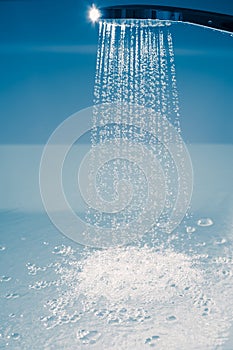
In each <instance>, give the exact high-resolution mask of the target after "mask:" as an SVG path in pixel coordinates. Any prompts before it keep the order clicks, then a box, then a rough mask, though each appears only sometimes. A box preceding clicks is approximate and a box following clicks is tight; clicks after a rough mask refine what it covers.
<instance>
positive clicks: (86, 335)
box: [76, 329, 101, 344]
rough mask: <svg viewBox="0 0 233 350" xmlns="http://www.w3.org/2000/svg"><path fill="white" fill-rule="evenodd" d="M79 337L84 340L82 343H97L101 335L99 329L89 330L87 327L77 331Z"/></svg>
mask: <svg viewBox="0 0 233 350" xmlns="http://www.w3.org/2000/svg"><path fill="white" fill-rule="evenodd" d="M76 336H77V339H78V340H80V341H81V342H82V344H95V343H96V342H97V341H98V339H99V338H100V336H101V333H99V332H98V331H88V330H85V329H82V330H79V331H78V332H77V335H76Z"/></svg>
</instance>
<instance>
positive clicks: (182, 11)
mask: <svg viewBox="0 0 233 350" xmlns="http://www.w3.org/2000/svg"><path fill="white" fill-rule="evenodd" d="M100 12H101V18H102V19H152V20H167V21H174V22H186V23H191V24H197V25H201V26H205V27H210V28H213V29H218V30H222V31H227V32H233V16H231V15H226V14H220V13H215V12H207V11H201V10H193V9H188V8H180V7H170V6H159V5H119V6H109V7H103V8H101V9H100Z"/></svg>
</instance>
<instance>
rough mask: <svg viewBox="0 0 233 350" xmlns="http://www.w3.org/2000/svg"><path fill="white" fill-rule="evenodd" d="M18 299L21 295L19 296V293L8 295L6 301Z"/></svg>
mask: <svg viewBox="0 0 233 350" xmlns="http://www.w3.org/2000/svg"><path fill="white" fill-rule="evenodd" d="M18 297H19V294H17V293H8V294H6V296H5V298H6V299H16V298H18Z"/></svg>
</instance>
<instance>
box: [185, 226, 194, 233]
mask: <svg viewBox="0 0 233 350" xmlns="http://www.w3.org/2000/svg"><path fill="white" fill-rule="evenodd" d="M195 231H196V229H195V227H193V226H187V227H186V232H187V233H193V232H195Z"/></svg>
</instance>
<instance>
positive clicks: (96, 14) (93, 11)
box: [89, 5, 101, 23]
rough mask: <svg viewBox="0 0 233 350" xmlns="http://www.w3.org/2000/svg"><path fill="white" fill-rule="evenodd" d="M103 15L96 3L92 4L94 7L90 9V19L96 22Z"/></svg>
mask: <svg viewBox="0 0 233 350" xmlns="http://www.w3.org/2000/svg"><path fill="white" fill-rule="evenodd" d="M100 17H101V13H100V11H99V10H98V9H97V7H96V6H95V5H92V7H91V8H90V10H89V18H90V20H91V21H92V22H93V23H95V22H97V21H98V20H99V18H100Z"/></svg>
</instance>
